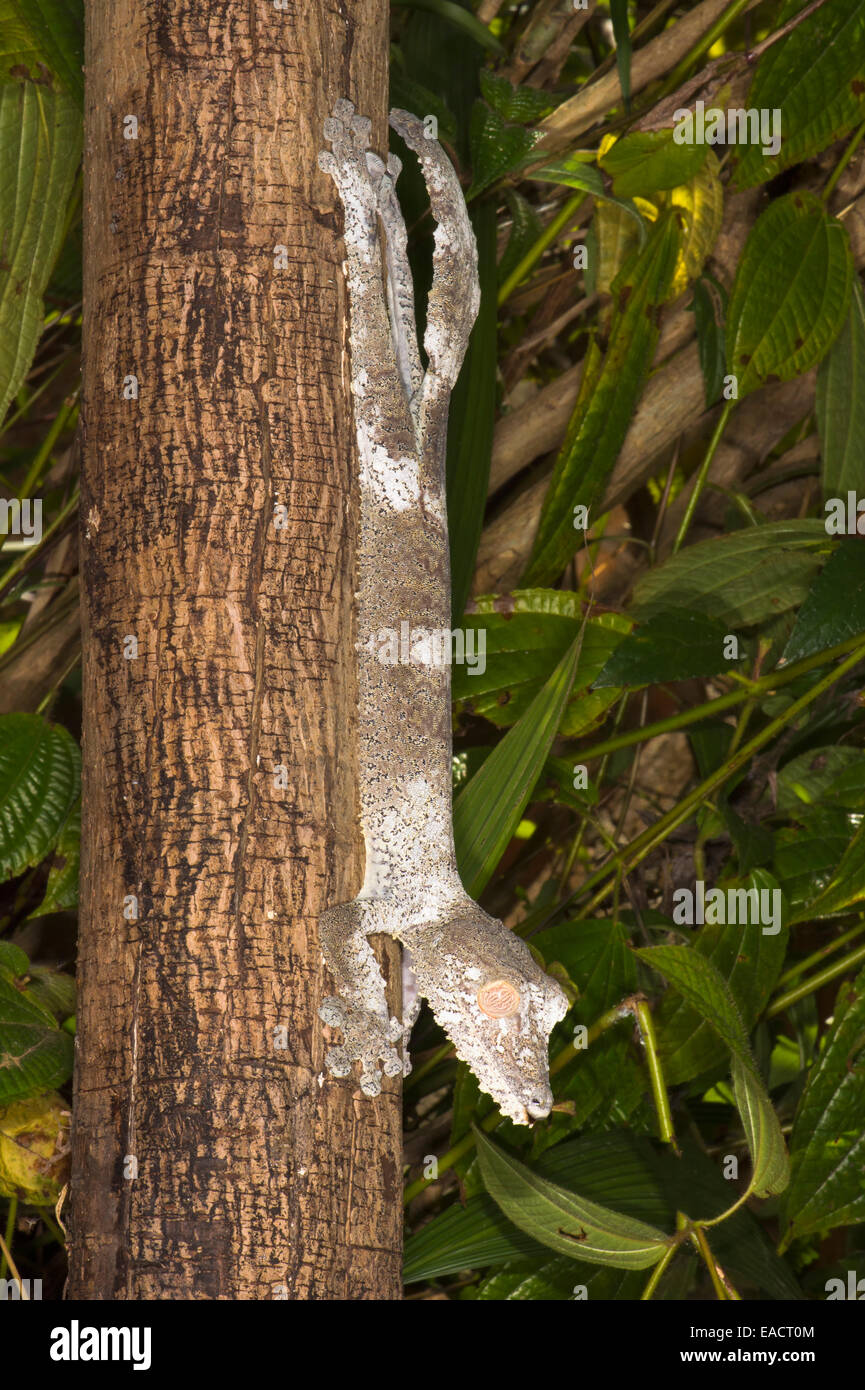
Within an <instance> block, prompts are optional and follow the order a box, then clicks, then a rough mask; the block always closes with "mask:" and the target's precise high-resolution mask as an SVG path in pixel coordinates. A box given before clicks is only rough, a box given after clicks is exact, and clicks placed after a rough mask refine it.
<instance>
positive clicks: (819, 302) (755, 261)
mask: <svg viewBox="0 0 865 1390" xmlns="http://www.w3.org/2000/svg"><path fill="white" fill-rule="evenodd" d="M852 283H853V261H852V257H851V255H850V244H849V240H848V237H847V233H846V231H845V230H844V228H843V227H842V225H841V223H840V222H837V221H836V220H835V219H834V218H830V217H827V216H826V212H825V210H824V208H823V204H822V203H821V202H820V200H819V198H817V197H815V196H814V194H812V193H806V192H803V191H797V192H795V193H789V194H787V195H786V196H785V197H782V198H776V199H775V200H774V201H773V202H771V203H770V204H769V206H768V207H767V208H766V210H765V212H763V213H762V215H761V216H760V217H759V218H758V219H757V221H756V223H755V224H754V226H753V228H752V229H751V233H750V235H749V237H748V240H747V242H746V243H745V250H744V252H743V253H742V258H741V260H740V262H739V269H738V271H737V274H736V281H735V284H734V286H733V293H732V295H731V297H730V311H729V314H728V318H727V361H728V368H729V371H730V372H732V373H734V374H735V375H736V378H737V380H738V391H739V399H740V400H741V399H743V398H744V397H745V396H748V395H750V394H751V392H752V391H756V390H757V389H758V388H759V387H760V386H765V385H766V384H767V383H769V382H772V381H790V380H792V378H793V377H795V376H800V375H801V373H802V372H806V371H808V370H809V368H811V367H814V366H816V365H817V363H818V362H819V361H820V360H821V358H822V357H824V356H825V354H826V353H827V352H828V351H829V348H830V347H831V346H832V344H833V342H834V341H835V339H836V338H837V336H838V334H839V333H840V331H841V328H842V326H843V323H844V319H845V317H846V315H847V308H848V304H849V299H850V290H851V286H852Z"/></svg>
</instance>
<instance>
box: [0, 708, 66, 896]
mask: <svg viewBox="0 0 865 1390" xmlns="http://www.w3.org/2000/svg"><path fill="white" fill-rule="evenodd" d="M80 768H81V754H80V752H79V749H78V745H77V743H76V742H75V740H74V739H73V738H72V737H71V735H70V734H68V733H67V732H66V730H65V729H62V728H60V726H59V725H57V724H47V723H46V722H45V720H44V719H42V718H40V716H39V715H36V714H4V715H2V716H0V882H2V881H3V880H5V879H7V878H15V877H16V875H18V874H20V873H23V872H24V870H25V869H27V868H31V867H32V866H34V865H36V864H38V863H40V861H41V860H42V859H44V858H45V856H46V854H48V853H49V851H50V850H51V849H52V848H53V846H54V844H55V843H56V841H57V837H58V835H59V834H60V832H61V830H62V828H63V825H64V823H65V821H66V817H67V815H68V814H69V811H70V808H71V806H72V803H73V802H74V801H75V798H76V797H77V796H78V791H79V787H80V782H81V771H80Z"/></svg>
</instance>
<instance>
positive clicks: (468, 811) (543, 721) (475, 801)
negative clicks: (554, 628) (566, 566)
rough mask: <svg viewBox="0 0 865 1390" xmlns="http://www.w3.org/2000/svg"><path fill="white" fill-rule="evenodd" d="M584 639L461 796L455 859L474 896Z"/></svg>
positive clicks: (516, 814)
mask: <svg viewBox="0 0 865 1390" xmlns="http://www.w3.org/2000/svg"><path fill="white" fill-rule="evenodd" d="M580 643H581V635H578V636H577V638H576V639H575V641H574V642H573V643H572V645H571V646H570V647H569V648H568V650H567V652H566V653H565V655H564V656H563V657H562V660H561V661H560V662H559V664H558V666H557V667H556V669H555V670H554V671H553V674H552V675H551V676H550V678H549V680H548V681H547V683H546V685H544V687H543V689H542V690H540V691H539V693H538V694H537V695H536V696H535V698H534V700H533V701H532V703H531V705H530V706H529V708H528V709H527V710H526V712H525V714H524V715H523V717H522V719H520V720H519V722H518V723H517V724H515V725H514V727H513V728H512V729H511V730H510V731H509V732H508V733H507V734H506V735H505V737H504V738H503V739H502V741H501V743H499V744H497V746H496V747H495V748H494V749H493V751H492V753H491V754H490V756H489V757H488V758H487V760H486V762H485V763H484V765H483V767H482V768H481V769H480V771H479V772H477V773H475V775H474V777H473V778H472V779H471V781H470V782H469V783H468V785H467V786H466V788H465V789H464V791H462V792H460V794H459V796H458V797H457V800H456V803H455V805H454V839H455V841H456V849H457V863H458V865H459V870H460V875H461V877H462V880H463V883H464V884H465V886H466V889H467V891H468V892H469V893H470V894H471V896H472V897H473V898H476V897H477V896H478V894H479V893H480V892H481V890H482V889H483V888H484V886H485V885H486V883H487V882H488V881H489V879H490V876H491V875H492V873H493V871H494V869H495V867H496V865H497V864H498V862H499V859H500V858H501V856H502V854H503V853H504V850H505V848H506V846H507V844H508V842H509V841H510V839H511V836H512V835H513V833H514V831H515V830H516V828H517V826H518V825H519V823H520V820H521V818H522V814H523V811H524V810H525V808H526V806H527V805H528V802H529V798H530V797H531V794H532V791H533V789H534V786H535V783H536V782H537V780H538V777H539V776H540V774H541V771H542V769H543V766H544V762H545V760H546V757H547V754H548V753H549V751H550V746H551V744H552V742H553V739H554V738H555V736H556V733H557V731H558V727H559V723H560V721H561V717H562V711H563V710H564V708H565V704H566V703H567V699H568V695H569V694H570V690H571V686H572V685H573V682H574V676H575V674H576V670H577V662H578V660H579V655H580Z"/></svg>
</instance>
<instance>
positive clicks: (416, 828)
mask: <svg viewBox="0 0 865 1390" xmlns="http://www.w3.org/2000/svg"><path fill="white" fill-rule="evenodd" d="M390 124H391V125H392V127H393V128H394V130H396V131H398V133H399V134H400V135H401V136H402V138H403V140H404V141H405V142H406V144H407V145H408V146H409V147H410V148H411V149H412V150H414V152H415V153H416V154H417V156H418V158H419V160H420V163H421V166H422V168H423V173H424V177H425V179H426V183H427V188H428V191H429V195H430V204H431V209H432V213H433V216H434V218H435V220H436V223H437V228H436V232H435V251H434V255H433V284H432V288H431V290H430V296H429V305H428V311H427V328H426V334H425V337H424V347H425V349H426V353H427V358H428V367H427V370H426V371H425V372H424V371H423V369H422V366H421V361H420V354H419V351H418V345H417V336H416V332H415V323H414V302H413V293H412V281H411V275H410V273H409V269H408V260H407V257H406V233H405V228H404V224H403V221H402V216H401V213H400V210H399V205H398V203H397V199H396V193H395V188H394V185H395V181H396V178H397V175H398V174H399V170H400V167H401V166H400V162H399V160H398V159H397V158H396V157H395V156H393V155H391V156H390V158H389V159H388V162H387V165H386V166H385V164H384V163H383V162H382V160H381V159H379V157H378V156H377V155H375V154H373V153H372V152H371V151H369V150H368V149H367V145H368V142H369V135H370V122H369V121H368V120H366V119H365V118H363V117H360V116H356V115H355V114H354V107H353V106H352V104H351V102H348V101H338V102H337V103H336V105H335V106H334V110H333V115H332V117H330V118H329V119H328V120H327V121H325V125H324V134H325V138H326V139H327V140H328V141H329V142H330V144H331V146H332V150H333V153H330V152H324V153H322V154H321V155H320V156H319V164H320V166H321V168H322V169H324V170H325V171H326V172H327V173H328V174H330V175H331V177H332V178H333V180H334V182H335V183H336V186H337V189H338V191H339V195H340V199H341V201H342V204H343V208H344V211H345V232H344V237H345V249H346V261H345V274H346V278H347V281H348V290H349V299H350V307H351V331H350V337H349V341H350V347H351V389H352V394H353V398H354V421H355V430H356V433H357V441H358V452H359V457H360V536H359V547H358V592H357V601H358V611H357V624H358V628H357V654H358V655H357V660H358V700H359V710H358V757H359V786H360V812H361V825H362V829H363V834H364V841H365V844H366V874H365V878H364V883H363V888H362V889H361V892H360V893H359V895H358V897H357V898H355V899H354V901H353V902H350V903H344V904H342V905H341V906H338V907H332V908H329V909H328V910H327V911H326V912H325V913H324V914H323V915H322V917H321V921H320V936H321V945H322V950H323V952H324V956H325V960H326V961H327V964H328V966H329V968H330V970H331V973H332V974H333V977H334V979H335V981H336V985H337V989H338V992H339V994H338V997H334V998H330V999H327V1000H325V1002H324V1003H323V1004H322V1007H321V1010H320V1015H321V1018H322V1019H323V1020H324V1022H325V1023H327V1024H330V1025H331V1026H333V1027H336V1028H339V1029H341V1030H342V1034H343V1041H342V1044H341V1046H338V1047H332V1048H330V1049H329V1050H328V1053H327V1056H326V1059H325V1062H326V1066H327V1068H328V1070H329V1071H330V1072H331V1074H332V1075H333V1076H347V1075H349V1073H350V1072H351V1068H352V1063H353V1062H354V1061H355V1060H360V1063H361V1078H360V1084H361V1088H362V1090H363V1091H364V1093H365V1094H366V1095H371V1096H372V1095H377V1094H378V1093H379V1091H380V1089H381V1077H380V1073H379V1063H382V1064H383V1070H384V1071H385V1073H386V1074H387V1075H388V1076H394V1075H398V1074H399V1073H401V1072H407V1071H408V1069H409V1068H408V1063H407V1062H405V1061H404V1060H403V1056H404V1053H405V1047H406V1041H407V1038H408V1034H409V1032H410V1030H411V1026H412V1023H413V1021H414V1016H415V1014H416V1012H417V1006H415V1008H414V1009H413V1010H412V1011H410V1012H409V1013H408V1014H407V1016H406V1017H405V1018H404V1019H403V1020H402V1022H400V1020H398V1019H395V1018H391V1017H390V1016H389V1013H388V1008H387V1000H386V997H385V988H384V981H383V979H382V976H381V972H380V970H379V967H378V964H377V962H376V959H375V956H374V954H373V951H372V949H371V947H370V945H369V942H368V940H367V938H368V937H369V936H370V935H371V934H373V933H375V932H384V933H387V934H388V935H390V936H393V937H396V938H397V940H399V941H400V942H402V943H403V945H404V946H405V947H407V948H408V951H409V952H410V957H411V965H412V968H413V970H414V972H415V975H416V977H417V984H418V994H419V995H422V996H423V997H425V998H426V999H427V1000H428V1001H429V1003H430V1007H431V1008H432V1011H433V1013H434V1015H435V1017H436V1019H437V1020H438V1022H439V1024H440V1025H441V1026H442V1028H443V1029H444V1030H445V1032H446V1033H447V1035H448V1037H449V1038H450V1039H451V1041H452V1042H453V1044H454V1047H455V1049H456V1052H457V1056H459V1057H461V1058H462V1059H463V1060H464V1061H465V1062H467V1063H468V1065H469V1066H470V1067H471V1069H472V1071H473V1072H474V1073H475V1075H476V1077H477V1078H478V1081H479V1083H480V1085H481V1088H482V1089H483V1090H484V1091H486V1092H488V1094H489V1095H491V1096H492V1097H493V1099H494V1100H495V1101H496V1102H497V1104H498V1105H499V1107H500V1109H501V1110H502V1112H503V1113H504V1114H506V1115H508V1116H510V1118H511V1119H512V1120H514V1121H515V1122H516V1123H518V1124H526V1123H528V1122H529V1119H530V1117H531V1118H532V1119H535V1118H540V1117H543V1116H545V1115H547V1114H549V1111H550V1106H551V1105H552V1093H551V1091H550V1085H549V1068H548V1061H547V1049H548V1040H549V1035H550V1032H551V1030H552V1028H553V1027H554V1025H555V1024H556V1023H557V1022H558V1020H559V1019H561V1018H562V1017H563V1016H564V1014H565V1011H566V1009H567V1000H566V998H565V995H564V993H563V992H562V990H561V989H560V988H559V986H558V985H557V984H556V983H555V981H554V980H552V979H550V977H549V976H548V975H545V974H544V972H543V971H542V970H541V969H540V968H539V966H538V965H537V964H536V962H535V961H534V959H533V957H532V955H531V952H530V951H529V949H528V947H527V946H526V945H525V943H524V942H523V941H521V940H520V939H519V937H516V936H514V935H513V934H512V933H511V932H509V931H508V930H507V929H506V928H505V927H504V925H503V924H502V923H501V922H499V921H496V920H495V919H494V918H492V917H490V916H489V915H488V914H487V913H486V912H484V911H483V909H482V908H480V907H479V906H478V904H477V903H475V902H473V901H472V899H471V898H470V897H469V896H468V894H467V893H466V891H465V889H464V888H463V886H462V883H461V881H460V877H459V874H458V872H457V866H456V856H455V852H454V840H453V821H452V783H451V761H452V749H451V692H450V664H449V661H448V660H445V661H442V660H441V659H440V658H439V659H436V652H435V649H434V646H433V644H431V643H430V642H429V641H426V640H425V637H426V636H427V635H428V634H429V633H430V632H433V633H441V632H443V631H446V630H448V629H449V628H450V616H451V615H450V572H449V558H448V533H447V517H446V513H445V445H446V439H447V415H448V405H449V401H450V394H451V390H452V389H453V386H454V383H455V381H456V378H457V374H458V372H459V369H460V365H461V363H462V359H463V355H464V352H465V348H466V344H467V342H468V337H469V333H470V332H471V327H472V324H473V322H474V319H475V316H476V314H477V310H478V305H479V302H480V292H479V287H478V277H477V250H476V247H475V241H474V235H473V233H472V229H471V225H470V223H469V220H468V216H467V213H466V209H465V202H464V200H463V196H462V190H461V189H460V186H459V182H458V180H457V177H456V174H455V173H454V171H453V168H452V167H451V165H450V163H449V161H448V159H447V157H446V156H445V154H444V152H443V151H442V149H441V147H440V146H439V145H438V143H437V142H436V141H434V140H428V139H426V138H425V135H424V127H423V124H422V123H421V122H420V121H419V120H418V119H417V118H416V117H415V116H412V115H410V114H409V113H408V112H406V111H392V112H391V114H390ZM382 250H383V251H384V259H385V267H386V270H385V273H384V275H383V273H382ZM405 623H408V624H409V625H410V631H411V634H412V636H413V639H414V641H413V645H412V648H411V659H410V660H404V661H400V662H399V663H397V664H387V663H385V662H383V661H382V660H381V654H382V641H381V634H382V633H383V632H387V631H390V632H393V633H395V634H400V632H401V630H402V631H404V629H401V624H405ZM449 645H450V644H449V643H448V652H449ZM479 996H480V1001H481V1002H480V1003H479ZM481 1004H483V1005H484V1006H485V1008H482V1007H481ZM491 1015H495V1016H491Z"/></svg>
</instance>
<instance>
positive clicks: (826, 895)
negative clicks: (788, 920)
mask: <svg viewBox="0 0 865 1390" xmlns="http://www.w3.org/2000/svg"><path fill="white" fill-rule="evenodd" d="M863 899H865V821H862V823H861V824H860V826H859V828H858V830H857V831H856V833H855V835H854V836H853V838H852V840H851V841H850V842H849V844H848V845H847V848H846V849H845V851H844V855H843V857H842V859H841V862H840V864H839V865H838V867H837V869H836V870H835V873H834V874H833V875H832V880H831V882H830V883H828V884H827V885H826V887H825V888H824V890H823V892H822V893H820V894H819V896H818V897H816V898H814V900H813V901H812V902H810V903H808V905H807V907H806V908H803V909H802V910H801V911H800V912H799V913H797V915H796V918H794V920H795V921H801V920H806V919H810V918H813V917H828V916H829V915H830V914H831V913H833V912H846V911H847V910H848V909H849V908H851V907H853V906H854V904H856V903H861V902H862V900H863Z"/></svg>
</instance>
